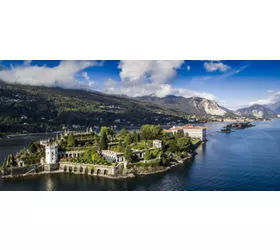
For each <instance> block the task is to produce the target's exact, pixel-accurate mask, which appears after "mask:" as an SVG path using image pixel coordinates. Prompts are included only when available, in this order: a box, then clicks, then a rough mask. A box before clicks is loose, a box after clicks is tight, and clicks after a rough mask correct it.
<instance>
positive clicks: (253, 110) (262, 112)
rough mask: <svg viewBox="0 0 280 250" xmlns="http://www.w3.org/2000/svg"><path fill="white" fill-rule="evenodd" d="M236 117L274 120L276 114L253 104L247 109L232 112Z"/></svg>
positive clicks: (262, 106) (264, 107)
mask: <svg viewBox="0 0 280 250" xmlns="http://www.w3.org/2000/svg"><path fill="white" fill-rule="evenodd" d="M234 113H235V114H236V115H240V116H246V117H256V118H276V117H277V113H276V112H275V111H273V110H271V109H269V108H268V107H266V106H264V105H260V104H253V105H251V106H250V107H247V108H241V109H238V110H236V111H235V112H234Z"/></svg>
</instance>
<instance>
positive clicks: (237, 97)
mask: <svg viewBox="0 0 280 250" xmlns="http://www.w3.org/2000/svg"><path fill="white" fill-rule="evenodd" d="M0 78H1V79H3V80H5V81H8V82H11V83H13V82H18V83H22V84H30V85H45V86H61V87H64V88H82V89H88V90H97V91H102V92H106V93H109V94H124V95H128V96H140V95H150V94H154V95H157V96H159V97H162V96H165V95H168V94H175V95H181V96H185V97H189V96H201V97H205V98H209V99H213V100H216V101H217V102H218V103H219V104H221V105H223V106H225V107H227V108H232V109H236V108H240V107H244V106H248V105H251V104H254V103H258V104H269V103H273V102H276V101H280V90H279V86H280V85H279V84H280V61H187V60H186V61H183V60H177V61H137V60H135V61H1V62H0Z"/></svg>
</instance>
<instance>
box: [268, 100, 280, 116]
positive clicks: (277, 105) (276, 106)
mask: <svg viewBox="0 0 280 250" xmlns="http://www.w3.org/2000/svg"><path fill="white" fill-rule="evenodd" d="M266 107H267V108H269V109H271V110H273V111H275V112H276V113H278V114H280V101H279V102H276V103H273V104H269V105H266Z"/></svg>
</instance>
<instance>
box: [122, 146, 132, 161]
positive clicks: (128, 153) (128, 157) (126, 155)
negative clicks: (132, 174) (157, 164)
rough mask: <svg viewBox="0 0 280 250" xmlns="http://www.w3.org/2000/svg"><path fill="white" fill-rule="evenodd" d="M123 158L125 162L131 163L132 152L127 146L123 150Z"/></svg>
mask: <svg viewBox="0 0 280 250" xmlns="http://www.w3.org/2000/svg"><path fill="white" fill-rule="evenodd" d="M124 158H125V159H126V161H127V162H131V161H132V150H131V148H130V147H129V146H127V147H126V148H125V151H124Z"/></svg>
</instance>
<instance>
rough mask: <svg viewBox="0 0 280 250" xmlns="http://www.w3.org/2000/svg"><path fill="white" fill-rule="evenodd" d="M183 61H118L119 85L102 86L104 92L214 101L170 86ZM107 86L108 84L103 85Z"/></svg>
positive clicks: (209, 97)
mask: <svg viewBox="0 0 280 250" xmlns="http://www.w3.org/2000/svg"><path fill="white" fill-rule="evenodd" d="M183 63H184V61H183V60H159V61H155V60H154V61H151V60H147V61H134V60H132V61H120V63H119V66H118V68H119V69H120V70H121V71H120V79H121V82H120V83H116V82H115V83H114V84H113V82H112V81H111V82H110V88H108V86H107V87H106V86H104V91H106V92H107V93H112V94H114V93H115V94H116V93H118V94H122V95H127V96H132V97H136V96H145V95H155V96H157V97H164V96H166V95H180V96H184V97H191V96H200V97H204V98H208V99H212V100H213V99H215V96H214V95H213V94H210V93H204V92H196V91H192V90H190V89H185V88H174V87H173V86H172V84H171V82H172V80H173V78H174V77H175V76H176V74H177V70H178V69H180V68H181V66H182V65H183ZM105 84H106V85H108V84H109V82H106V83H104V85H105Z"/></svg>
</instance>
